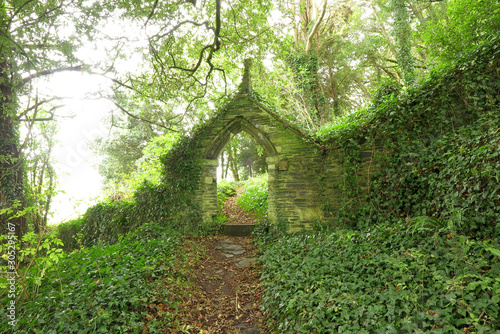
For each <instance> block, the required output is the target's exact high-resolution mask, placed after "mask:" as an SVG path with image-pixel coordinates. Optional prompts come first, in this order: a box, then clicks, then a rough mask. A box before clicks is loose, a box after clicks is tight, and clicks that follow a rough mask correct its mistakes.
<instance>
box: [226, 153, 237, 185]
mask: <svg viewBox="0 0 500 334" xmlns="http://www.w3.org/2000/svg"><path fill="white" fill-rule="evenodd" d="M227 153H228V164H229V167H230V168H231V172H233V177H234V180H235V181H239V180H240V175H239V173H238V164H237V163H236V159H235V157H236V154H233V148H232V147H231V146H230V145H228V147H227Z"/></svg>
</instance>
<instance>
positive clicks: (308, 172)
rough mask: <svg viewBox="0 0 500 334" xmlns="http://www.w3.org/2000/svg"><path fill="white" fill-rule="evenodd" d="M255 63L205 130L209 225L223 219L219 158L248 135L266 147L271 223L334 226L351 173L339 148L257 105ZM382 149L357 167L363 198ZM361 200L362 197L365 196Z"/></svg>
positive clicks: (203, 183)
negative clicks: (230, 144) (323, 144)
mask: <svg viewBox="0 0 500 334" xmlns="http://www.w3.org/2000/svg"><path fill="white" fill-rule="evenodd" d="M249 65H250V62H245V73H244V75H243V81H242V83H241V85H240V90H239V92H238V93H237V94H235V96H234V98H233V99H232V100H231V102H229V103H228V104H227V105H226V106H225V107H224V108H222V109H220V110H219V112H218V114H217V115H216V116H215V117H213V118H212V119H211V120H210V122H209V123H208V124H207V126H205V127H204V128H203V130H202V131H199V132H198V133H197V134H196V136H197V139H199V141H198V143H199V144H200V146H199V150H200V154H201V155H202V156H203V157H204V159H205V160H204V164H203V171H202V177H201V179H200V180H199V183H198V187H197V190H196V192H195V194H194V200H195V204H196V205H197V207H198V208H199V209H200V210H201V214H202V217H203V220H204V221H205V222H210V221H213V220H214V219H216V216H217V167H218V164H219V160H218V156H219V154H220V153H221V152H222V149H223V148H224V147H225V146H226V144H227V143H228V142H229V141H230V140H231V138H232V137H234V136H235V135H237V134H238V133H240V132H241V131H244V132H246V133H248V134H249V135H250V136H251V137H252V138H253V139H254V140H255V141H256V142H257V143H258V144H259V145H261V146H262V147H263V149H264V150H265V152H266V154H267V155H268V157H267V158H266V162H267V167H268V177H269V195H268V219H269V221H270V222H281V223H285V224H287V229H288V231H297V230H301V229H304V228H305V229H310V228H312V226H313V224H314V223H315V222H324V221H332V219H335V218H334V217H335V214H336V213H337V212H339V211H342V210H344V206H345V205H343V204H342V203H345V201H346V197H345V191H344V188H345V171H344V167H343V166H342V164H341V163H339V161H338V159H337V157H338V156H340V155H341V154H342V153H340V152H338V151H337V150H335V149H334V148H325V147H321V146H319V145H318V144H317V143H316V142H315V141H314V139H313V138H311V137H309V136H307V135H305V134H303V133H302V132H301V131H300V130H298V129H297V128H295V127H294V126H292V125H291V124H290V123H288V122H287V121H286V120H284V119H283V118H282V117H281V116H279V115H278V114H276V113H274V112H272V111H270V110H269V109H267V108H266V107H264V106H263V105H262V104H261V103H259V102H258V101H257V100H255V99H254V98H253V96H252V93H251V91H252V90H251V82H250V74H249ZM376 150H377V148H376V147H375V146H370V147H366V148H363V149H362V150H360V165H359V166H358V167H357V169H358V171H357V174H358V175H359V176H360V177H359V178H358V184H357V185H356V186H357V187H358V189H359V193H360V194H367V193H368V192H369V188H367V184H368V182H369V180H370V175H371V174H373V172H374V171H376V170H377V168H378V167H377V166H375V164H376V162H374V155H375V153H376ZM359 198H361V195H360V196H359Z"/></svg>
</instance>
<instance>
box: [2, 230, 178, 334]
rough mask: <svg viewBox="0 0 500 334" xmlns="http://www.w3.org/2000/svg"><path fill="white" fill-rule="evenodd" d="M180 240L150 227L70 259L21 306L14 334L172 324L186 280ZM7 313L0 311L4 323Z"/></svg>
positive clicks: (4, 326) (123, 330) (121, 330)
mask: <svg viewBox="0 0 500 334" xmlns="http://www.w3.org/2000/svg"><path fill="white" fill-rule="evenodd" d="M181 240H182V238H181V237H180V236H179V235H178V234H176V233H175V232H172V231H171V230H170V229H168V228H165V227H160V226H158V225H154V224H147V225H144V226H142V227H140V228H139V229H137V230H136V231H134V232H133V233H130V234H129V235H127V236H125V237H123V239H121V241H120V242H118V243H116V244H114V245H112V246H104V247H102V246H95V247H91V248H86V249H83V250H81V251H78V252H73V253H71V254H65V255H64V256H63V257H62V258H61V259H60V260H59V264H58V266H57V267H56V268H54V270H51V271H50V272H46V273H45V275H44V276H43V277H42V279H41V281H40V284H39V285H38V294H37V295H33V294H32V295H30V296H29V298H26V299H25V300H22V303H21V302H19V303H18V304H17V306H18V307H17V312H18V313H17V319H18V322H17V325H16V326H15V327H14V328H13V330H14V331H15V332H16V333H33V332H43V333H63V332H64V333H68V332H71V333H109V332H114V333H141V332H142V331H143V329H144V326H145V324H147V325H148V328H149V329H153V328H155V327H156V328H158V327H161V326H162V325H172V324H173V323H175V312H176V311H175V310H176V308H177V305H178V303H179V302H180V299H181V298H182V297H181V296H180V291H181V290H183V289H184V288H183V286H184V285H185V284H186V281H187V273H186V271H185V269H183V268H184V267H185V262H186V261H187V259H186V257H185V254H184V253H183V252H181V251H180V250H179V243H180V241H181ZM25 284H28V285H30V286H31V285H33V284H32V283H31V282H25ZM159 304H161V307H159V306H158V305H159ZM5 312H6V310H5V309H4V308H2V310H0V313H1V316H2V317H4V318H5V317H6V314H5ZM7 326H9V325H7V322H5V321H4V322H2V324H1V325H0V328H1V329H2V331H5V332H6V331H7V328H8V327H7ZM9 328H10V327H9Z"/></svg>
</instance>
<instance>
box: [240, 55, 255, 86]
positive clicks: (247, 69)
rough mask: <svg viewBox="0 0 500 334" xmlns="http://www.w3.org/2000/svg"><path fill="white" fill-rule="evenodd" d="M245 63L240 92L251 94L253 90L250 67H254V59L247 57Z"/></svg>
mask: <svg viewBox="0 0 500 334" xmlns="http://www.w3.org/2000/svg"><path fill="white" fill-rule="evenodd" d="M243 64H244V65H245V69H244V70H243V79H242V80H241V84H240V94H250V93H251V92H252V81H251V80H250V67H252V59H250V58H247V59H245V61H244V62H243Z"/></svg>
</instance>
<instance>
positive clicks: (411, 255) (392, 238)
mask: <svg viewBox="0 0 500 334" xmlns="http://www.w3.org/2000/svg"><path fill="white" fill-rule="evenodd" d="M261 262H262V263H263V268H262V278H263V279H264V286H265V293H264V296H263V305H264V308H265V310H267V312H269V314H270V316H271V318H272V319H274V322H273V324H274V327H275V330H277V331H278V332H279V333H424V332H432V333H500V306H499V303H500V244H499V242H498V240H487V241H484V242H481V241H475V240H473V239H471V238H469V237H467V236H464V235H460V234H455V233H454V232H453V231H450V230H449V229H447V228H442V229H436V227H435V226H433V225H432V224H431V225H429V224H428V223H426V222H425V221H422V220H418V221H416V223H414V224H413V225H411V226H406V225H404V224H398V225H391V226H380V227H379V226H377V227H373V228H371V229H368V230H366V231H359V230H352V229H340V230H338V231H336V232H333V233H328V234H316V235H294V236H287V237H286V238H280V239H278V240H275V241H274V242H273V243H269V244H268V245H267V246H266V247H265V253H264V255H263V256H262V257H261Z"/></svg>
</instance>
